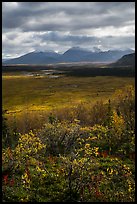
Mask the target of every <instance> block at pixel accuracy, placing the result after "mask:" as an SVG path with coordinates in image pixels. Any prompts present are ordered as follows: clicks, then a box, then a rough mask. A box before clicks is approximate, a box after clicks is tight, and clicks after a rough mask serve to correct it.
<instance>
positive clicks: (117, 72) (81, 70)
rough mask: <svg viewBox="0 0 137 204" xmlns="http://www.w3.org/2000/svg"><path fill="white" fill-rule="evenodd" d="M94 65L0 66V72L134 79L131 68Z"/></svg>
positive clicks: (133, 72)
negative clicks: (50, 70)
mask: <svg viewBox="0 0 137 204" xmlns="http://www.w3.org/2000/svg"><path fill="white" fill-rule="evenodd" d="M94 66H95V65H92V66H91V67H89V65H87V66H86V65H83V66H82V65H81V66H78V65H75V66H69V67H67V66H65V65H64V66H62V65H61V66H59V65H58V66H57V67H54V66H53V65H46V66H45V65H44V66H41V65H35V66H34V65H33V66H30V65H28V66H27V65H24V66H23V65H21V66H16V65H15V66H2V72H3V73H4V72H16V71H28V72H31V71H40V70H48V69H54V70H60V71H65V72H64V74H65V75H67V76H78V77H79V76H81V77H89V76H93V77H95V76H119V77H134V76H135V68H134V67H131V66H127V67H109V65H107V67H106V68H100V67H94Z"/></svg>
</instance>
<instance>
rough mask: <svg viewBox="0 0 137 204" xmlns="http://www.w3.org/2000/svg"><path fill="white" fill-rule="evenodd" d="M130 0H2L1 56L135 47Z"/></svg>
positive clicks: (133, 16) (133, 6)
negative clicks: (78, 48) (78, 0)
mask: <svg viewBox="0 0 137 204" xmlns="http://www.w3.org/2000/svg"><path fill="white" fill-rule="evenodd" d="M134 38H135V3H134V2H3V3H2V51H3V57H8V56H9V57H16V56H20V55H22V54H25V53H26V52H30V51H33V50H55V51H59V52H64V51H66V50H67V49H69V48H70V47H72V46H80V47H84V48H88V49H90V50H92V49H93V47H97V48H101V49H102V50H106V49H119V48H120V49H125V48H133V49H134V47H135V39H134Z"/></svg>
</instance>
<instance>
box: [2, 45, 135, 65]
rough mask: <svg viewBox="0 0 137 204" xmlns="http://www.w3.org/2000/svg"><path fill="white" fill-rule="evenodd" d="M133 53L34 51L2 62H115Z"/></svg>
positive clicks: (117, 51)
mask: <svg viewBox="0 0 137 204" xmlns="http://www.w3.org/2000/svg"><path fill="white" fill-rule="evenodd" d="M131 53H134V50H132V49H127V50H108V51H94V52H93V51H90V50H87V49H83V48H80V47H72V48H70V49H69V50H67V51H66V52H64V53H63V54H59V53H56V52H54V51H44V52H42V51H34V52H30V53H27V54H25V55H23V56H20V57H18V58H13V59H9V60H2V63H3V65H5V64H43V65H44V64H55V63H68V62H106V63H110V62H115V61H117V60H118V59H120V58H121V57H122V56H124V55H127V54H131Z"/></svg>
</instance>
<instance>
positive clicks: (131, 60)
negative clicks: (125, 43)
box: [113, 53, 135, 67]
mask: <svg viewBox="0 0 137 204" xmlns="http://www.w3.org/2000/svg"><path fill="white" fill-rule="evenodd" d="M113 65H114V66H132V67H135V53H132V54H128V55H124V56H123V57H121V58H120V59H119V60H118V61H117V62H116V63H114V64H113Z"/></svg>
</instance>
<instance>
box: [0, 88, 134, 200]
mask: <svg viewBox="0 0 137 204" xmlns="http://www.w3.org/2000/svg"><path fill="white" fill-rule="evenodd" d="M125 90H127V89H125ZM125 90H123V91H122V92H120V96H119V97H118V98H117V100H116V98H114V101H115V100H116V103H115V105H114V101H110V100H109V101H108V102H107V103H106V104H103V103H102V102H98V103H96V104H95V106H93V111H92V112H91V110H88V109H86V110H87V112H84V110H85V109H84V106H85V104H81V105H79V107H78V109H77V111H76V112H75V111H74V110H73V111H74V112H73V114H72V115H73V117H72V118H71V119H72V120H70V121H68V120H66V119H65V118H64V119H63V120H59V119H58V117H56V115H55V112H54V113H53V114H50V115H48V122H46V123H45V124H44V125H43V127H42V128H39V129H37V130H35V131H32V130H31V131H29V132H28V133H24V134H21V133H20V134H18V139H17V141H16V145H14V146H6V145H5V146H3V149H2V195H3V202H135V163H134V160H132V159H130V156H129V155H130V153H133V152H134V151H135V130H134V111H135V110H134V94H133V90H132V88H131V87H130V88H129V89H128V90H129V92H127V91H125ZM126 94H128V97H126V96H127V95H126ZM120 97H121V98H120ZM126 99H127V100H128V102H127V101H126V103H124V100H126ZM112 104H113V105H112ZM129 109H130V111H129ZM75 110H76V109H75ZM80 110H81V111H82V113H80V112H79V111H80ZM85 113H86V114H87V113H90V114H89V115H88V116H86V117H89V118H92V117H93V119H94V120H90V121H88V122H87V123H86V124H85V125H84V120H85V119H86V117H85V116H84V114H85ZM70 115H71V114H70ZM72 115H71V116H72ZM74 116H75V117H74ZM82 118H83V119H82ZM129 124H130V125H129ZM7 133H8V127H7V126H6V120H5V121H4V123H3V135H2V136H4V135H6V134H7ZM10 134H11V136H12V133H11V132H10ZM4 142H5V141H3V143H4Z"/></svg>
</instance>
